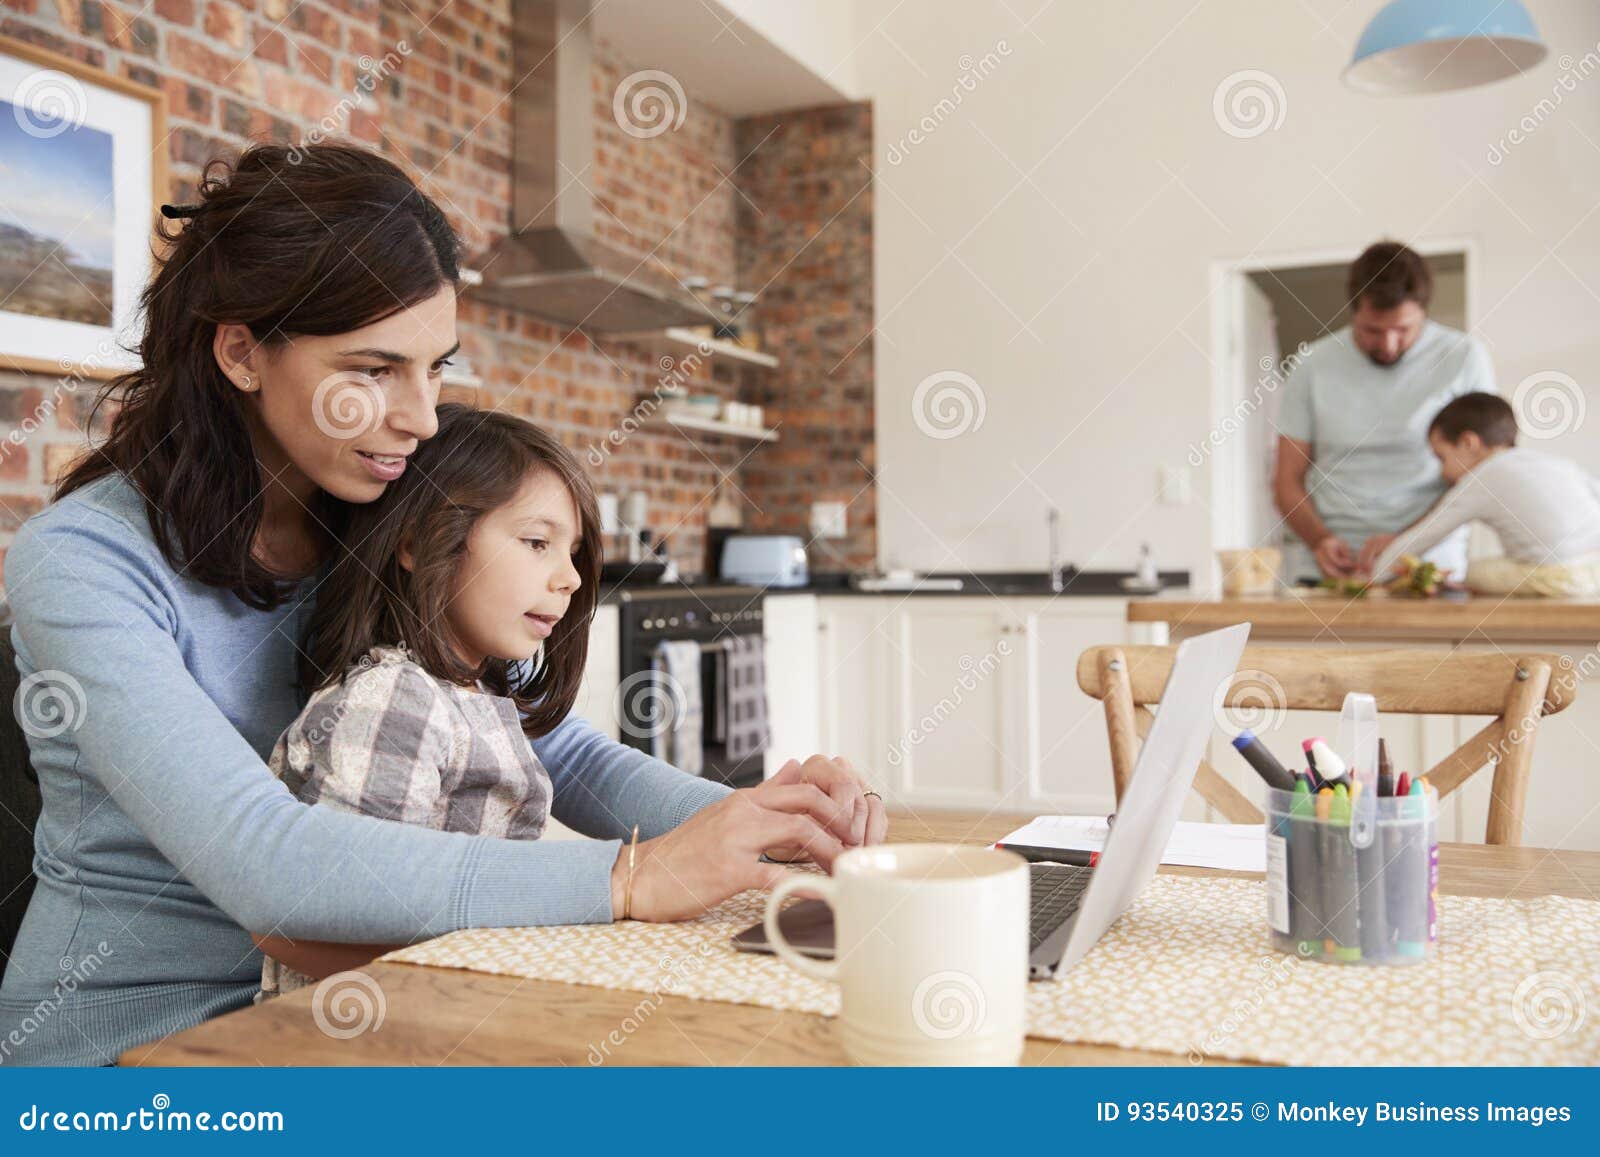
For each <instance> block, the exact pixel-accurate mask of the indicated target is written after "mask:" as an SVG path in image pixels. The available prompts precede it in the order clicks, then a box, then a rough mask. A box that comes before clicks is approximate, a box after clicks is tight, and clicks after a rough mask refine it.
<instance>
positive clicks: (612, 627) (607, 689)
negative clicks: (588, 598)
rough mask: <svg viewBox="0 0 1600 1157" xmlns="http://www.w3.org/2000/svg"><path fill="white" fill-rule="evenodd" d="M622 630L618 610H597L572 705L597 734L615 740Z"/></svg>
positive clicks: (605, 608) (617, 731)
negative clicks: (580, 679) (576, 696)
mask: <svg viewBox="0 0 1600 1157" xmlns="http://www.w3.org/2000/svg"><path fill="white" fill-rule="evenodd" d="M620 629H621V628H620V618H619V616H618V614H617V608H616V607H614V606H599V607H596V608H595V611H594V619H593V621H592V622H591V623H590V624H589V657H588V661H587V662H586V663H585V664H584V669H583V681H582V682H581V683H579V684H578V698H577V701H576V702H575V703H574V706H573V709H574V710H575V711H576V712H577V713H578V714H579V715H581V716H582V717H583V718H585V719H587V720H588V721H589V722H590V723H592V724H593V725H594V727H595V729H596V730H597V731H603V732H605V733H606V734H607V735H609V736H611V738H612V739H616V738H617V737H618V736H619V735H620V734H621V731H620V729H619V728H618V726H617V706H616V699H617V686H618V685H619V684H620V683H621V682H622V641H621V637H620V634H619V631H620Z"/></svg>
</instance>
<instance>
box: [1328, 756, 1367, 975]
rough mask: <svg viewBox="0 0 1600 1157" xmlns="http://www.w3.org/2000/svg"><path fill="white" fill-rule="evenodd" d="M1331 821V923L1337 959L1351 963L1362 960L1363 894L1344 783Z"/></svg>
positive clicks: (1336, 794)
mask: <svg viewBox="0 0 1600 1157" xmlns="http://www.w3.org/2000/svg"><path fill="white" fill-rule="evenodd" d="M1328 821H1329V830H1330V831H1331V833H1332V836H1333V839H1332V841H1331V843H1332V851H1333V856H1332V859H1331V861H1330V862H1329V864H1328V865H1327V876H1328V880H1329V881H1330V883H1331V885H1332V889H1331V892H1332V902H1331V904H1330V905H1329V906H1330V907H1331V908H1332V909H1333V911H1332V912H1330V913H1329V916H1328V923H1329V925H1330V926H1331V928H1332V931H1333V944H1334V949H1333V955H1334V958H1335V959H1337V960H1339V961H1341V962H1346V963H1349V962H1352V961H1356V960H1360V959H1361V922H1360V916H1359V912H1360V907H1359V906H1360V897H1359V894H1358V892H1357V890H1356V889H1357V882H1356V849H1355V845H1353V844H1352V843H1351V842H1350V792H1349V790H1348V789H1347V788H1346V787H1345V785H1344V784H1342V783H1341V784H1336V785H1335V786H1334V789H1333V800H1332V801H1331V802H1330V803H1329V805H1328Z"/></svg>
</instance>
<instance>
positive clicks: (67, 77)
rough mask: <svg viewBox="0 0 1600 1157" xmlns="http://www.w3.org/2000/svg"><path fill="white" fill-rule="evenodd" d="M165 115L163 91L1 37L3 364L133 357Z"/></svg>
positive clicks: (47, 365) (98, 367) (77, 366)
mask: <svg viewBox="0 0 1600 1157" xmlns="http://www.w3.org/2000/svg"><path fill="white" fill-rule="evenodd" d="M166 119H167V118H166V101H165V98H164V97H163V96H162V94H161V93H160V92H158V91H155V90H152V89H148V88H144V87H143V86H141V85H136V84H134V83H132V82H131V81H127V80H123V79H121V78H119V77H115V76H111V75H109V74H108V73H105V72H102V71H100V70H98V69H95V68H91V67H89V66H88V65H85V64H82V63H80V62H79V61H76V60H73V59H71V58H70V57H66V56H60V55H58V54H56V53H53V52H48V51H45V50H44V49H40V48H35V47H34V46H32V45H30V44H24V43H22V42H20V41H17V40H13V39H10V38H8V37H3V36H0V367H9V368H13V369H25V370H35V371H39V372H42V373H50V374H74V375H81V376H87V377H99V378H104V377H110V376H112V375H113V374H116V373H119V372H121V371H122V370H125V369H127V368H128V367H129V366H131V365H132V364H133V363H134V357H133V355H132V354H130V353H129V352H128V350H127V347H128V346H130V345H132V344H134V341H135V337H136V331H135V329H134V328H133V323H134V318H135V314H136V312H137V310H138V304H139V294H140V292H141V291H142V290H143V289H144V287H145V284H146V282H147V281H148V280H149V277H150V249H151V243H152V241H153V240H154V231H153V230H154V222H155V219H156V209H157V206H158V205H159V204H160V202H161V201H162V200H164V199H165V198H166V196H167V169H166V152H167V146H166Z"/></svg>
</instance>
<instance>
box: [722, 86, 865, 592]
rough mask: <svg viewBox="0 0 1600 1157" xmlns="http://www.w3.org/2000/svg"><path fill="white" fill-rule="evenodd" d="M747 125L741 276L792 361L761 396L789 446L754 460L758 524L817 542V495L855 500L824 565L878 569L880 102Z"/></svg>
mask: <svg viewBox="0 0 1600 1157" xmlns="http://www.w3.org/2000/svg"><path fill="white" fill-rule="evenodd" d="M738 127H739V137H738V139H739V150H740V156H741V157H744V158H745V161H744V164H743V165H741V166H740V168H739V172H738V175H737V178H736V179H737V180H738V182H739V186H740V189H741V191H742V192H743V193H744V194H745V198H744V199H742V200H741V202H740V204H739V241H740V246H739V253H740V262H739V279H740V282H741V284H743V285H746V286H748V287H750V288H751V289H752V290H754V291H757V292H759V293H760V300H759V301H758V302H757V304H756V306H755V312H756V317H757V320H758V322H759V325H760V329H761V333H762V336H763V340H764V341H765V342H766V343H767V344H768V345H769V346H771V347H772V348H773V349H775V350H778V351H781V353H782V355H783V364H782V366H780V367H779V368H778V369H777V370H776V371H774V372H773V373H772V374H771V375H770V376H769V377H766V378H764V379H763V380H762V382H761V383H760V385H759V387H758V389H757V394H758V400H759V401H760V402H761V403H762V404H763V405H764V406H765V408H766V410H767V413H768V415H769V416H770V417H771V418H773V419H775V420H776V421H778V422H779V423H781V426H780V431H779V432H780V434H781V436H782V441H781V442H780V443H779V444H778V445H776V446H773V447H771V448H769V449H767V450H764V451H763V452H762V453H761V454H760V455H758V456H757V457H755V458H752V459H751V460H750V462H749V463H748V464H747V465H746V466H745V469H744V478H745V489H746V491H747V492H748V494H749V495H750V497H751V498H752V499H754V500H755V501H756V503H758V504H759V505H760V507H761V511H762V513H761V514H760V516H759V517H758V518H757V519H756V525H757V526H758V527H765V528H769V529H772V530H778V531H784V532H791V533H801V534H803V535H804V536H805V537H806V539H807V541H810V534H809V530H808V528H809V525H810V508H811V503H813V502H816V501H838V502H845V503H848V508H847V510H846V518H847V528H848V534H847V536H846V537H845V538H843V539H831V540H830V539H822V540H819V541H816V542H814V543H812V545H811V547H810V554H811V565H812V567H813V568H814V569H818V570H829V569H832V570H837V569H843V568H849V567H866V566H872V565H873V564H874V563H875V562H876V556H877V520H878V511H877V493H876V488H875V487H874V486H873V484H872V481H873V475H874V471H875V469H876V466H875V463H876V461H877V459H876V447H875V443H874V437H873V333H872V329H873V325H874V321H873V306H872V197H873V190H872V167H871V166H872V109H871V106H870V105H865V104H852V105H838V106H834V107H829V108H819V109H810V110H807V111H805V112H800V113H783V114H780V115H776V116H763V117H750V118H747V119H744V120H741V121H740V122H739V124H738Z"/></svg>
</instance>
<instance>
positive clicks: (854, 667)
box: [816, 595, 896, 796]
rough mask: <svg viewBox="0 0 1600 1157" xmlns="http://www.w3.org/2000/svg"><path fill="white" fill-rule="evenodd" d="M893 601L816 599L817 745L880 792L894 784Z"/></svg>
mask: <svg viewBox="0 0 1600 1157" xmlns="http://www.w3.org/2000/svg"><path fill="white" fill-rule="evenodd" d="M895 601H896V600H893V599H889V598H879V597H865V596H863V597H856V596H851V595H841V596H837V597H821V598H818V600H817V636H816V639H817V707H818V711H817V727H818V732H819V741H818V742H819V746H820V750H821V751H822V752H823V754H825V755H842V756H844V757H845V758H847V759H849V760H850V762H852V763H853V764H855V765H856V767H857V768H858V769H859V770H860V771H861V772H862V773H863V775H865V776H866V777H867V779H868V780H870V781H871V783H872V785H873V787H874V788H876V789H877V790H878V791H880V792H882V793H883V794H884V795H885V796H890V794H891V792H893V791H894V790H895V789H896V785H895V784H893V783H892V782H891V778H892V777H891V774H890V773H891V772H893V771H894V770H895V769H894V768H893V767H892V765H890V764H889V763H888V761H887V759H886V758H885V752H886V751H887V748H888V741H887V740H886V739H885V738H884V737H885V736H887V734H888V730H889V729H888V725H887V720H888V714H889V709H890V692H889V683H888V679H889V654H890V650H891V648H890V646H889V641H888V640H889V632H890V631H891V630H892V627H891V626H890V625H889V624H890V623H892V620H893V618H894V603H895Z"/></svg>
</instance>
